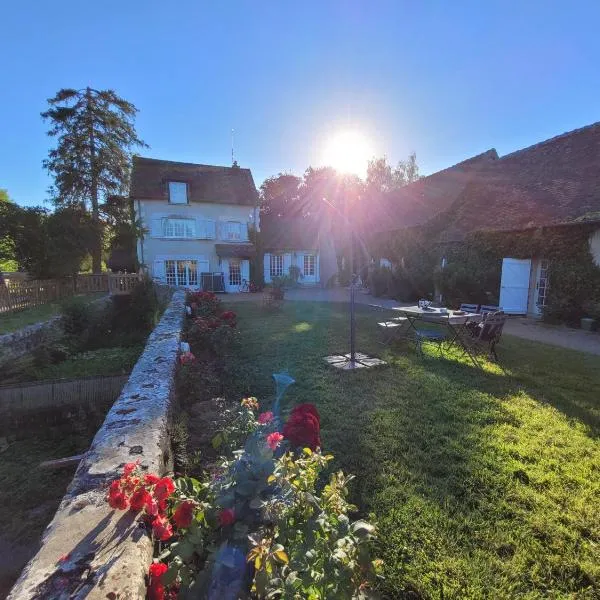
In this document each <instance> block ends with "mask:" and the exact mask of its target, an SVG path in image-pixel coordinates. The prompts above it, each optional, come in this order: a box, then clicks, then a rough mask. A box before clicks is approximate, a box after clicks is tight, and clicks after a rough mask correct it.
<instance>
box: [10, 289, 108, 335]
mask: <svg viewBox="0 0 600 600" xmlns="http://www.w3.org/2000/svg"><path fill="white" fill-rule="evenodd" d="M102 296H106V294H105V293H104V292H98V293H95V294H87V295H86V296H85V298H86V299H88V300H89V301H90V302H92V301H94V300H97V299H98V298H101V297H102ZM59 313H60V303H59V302H51V303H49V304H41V305H40V306H33V307H31V308H24V309H23V310H16V311H13V312H9V313H2V314H0V335H1V334H3V333H11V332H13V331H18V330H19V329H23V327H27V325H33V324H34V323H40V322H42V321H48V320H49V319H51V318H52V317H55V316H56V315H58V314H59Z"/></svg>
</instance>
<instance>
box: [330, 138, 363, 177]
mask: <svg viewBox="0 0 600 600" xmlns="http://www.w3.org/2000/svg"><path fill="white" fill-rule="evenodd" d="M372 156H373V151H372V149H371V145H370V143H369V140H368V139H367V138H366V137H365V136H364V135H363V134H362V133H360V132H359V131H340V132H339V133H336V134H335V135H334V136H333V137H332V138H331V139H330V140H329V142H328V143H327V144H326V146H325V149H324V152H323V162H324V164H325V165H327V166H331V167H333V168H334V169H335V170H336V171H339V172H341V173H352V174H354V175H360V176H363V175H364V174H365V173H366V171H367V163H368V161H369V159H370V158H372Z"/></svg>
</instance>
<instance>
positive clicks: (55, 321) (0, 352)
mask: <svg viewBox="0 0 600 600" xmlns="http://www.w3.org/2000/svg"><path fill="white" fill-rule="evenodd" d="M61 319H62V317H61V316H60V315H59V316H57V317H53V318H52V319H50V320H49V321H42V322H41V323H34V324H33V325H27V327H23V329H19V330H18V331H13V332H12V333H5V334H3V335H0V365H3V364H5V363H7V362H9V361H11V360H15V359H17V358H19V357H21V356H23V355H25V354H28V353H29V352H31V351H33V350H35V349H36V348H37V347H38V346H41V345H42V344H45V343H48V342H51V341H53V340H56V339H58V338H60V337H61V336H62V329H61V327H60V322H61Z"/></svg>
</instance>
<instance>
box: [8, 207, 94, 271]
mask: <svg viewBox="0 0 600 600" xmlns="http://www.w3.org/2000/svg"><path fill="white" fill-rule="evenodd" d="M0 238H2V239H3V240H5V241H6V244H7V245H8V246H9V247H10V250H11V252H12V258H13V259H14V260H15V261H16V262H17V264H18V266H19V268H20V269H22V270H25V271H27V272H28V273H29V274H30V275H31V276H33V277H37V278H51V277H63V276H66V275H74V274H76V273H77V272H78V271H79V266H80V264H81V261H82V260H83V258H84V257H85V256H86V255H87V254H88V253H89V252H90V249H91V248H92V247H93V245H94V241H95V239H96V238H97V230H96V225H95V224H94V223H93V221H92V219H91V217H90V215H89V214H88V213H87V212H86V211H85V210H83V209H82V208H78V207H65V208H62V209H59V210H57V211H55V212H53V213H50V212H48V211H47V210H45V209H43V208H40V207H20V206H18V205H17V204H14V203H12V202H10V203H8V202H6V203H5V202H2V203H0ZM0 250H1V248H0Z"/></svg>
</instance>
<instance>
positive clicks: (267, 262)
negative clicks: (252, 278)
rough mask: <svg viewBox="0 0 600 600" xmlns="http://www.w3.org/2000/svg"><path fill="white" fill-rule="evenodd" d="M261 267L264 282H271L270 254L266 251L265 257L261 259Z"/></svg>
mask: <svg viewBox="0 0 600 600" xmlns="http://www.w3.org/2000/svg"><path fill="white" fill-rule="evenodd" d="M263 269H264V275H265V283H271V255H270V254H269V253H268V252H265V257H264V259H263Z"/></svg>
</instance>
